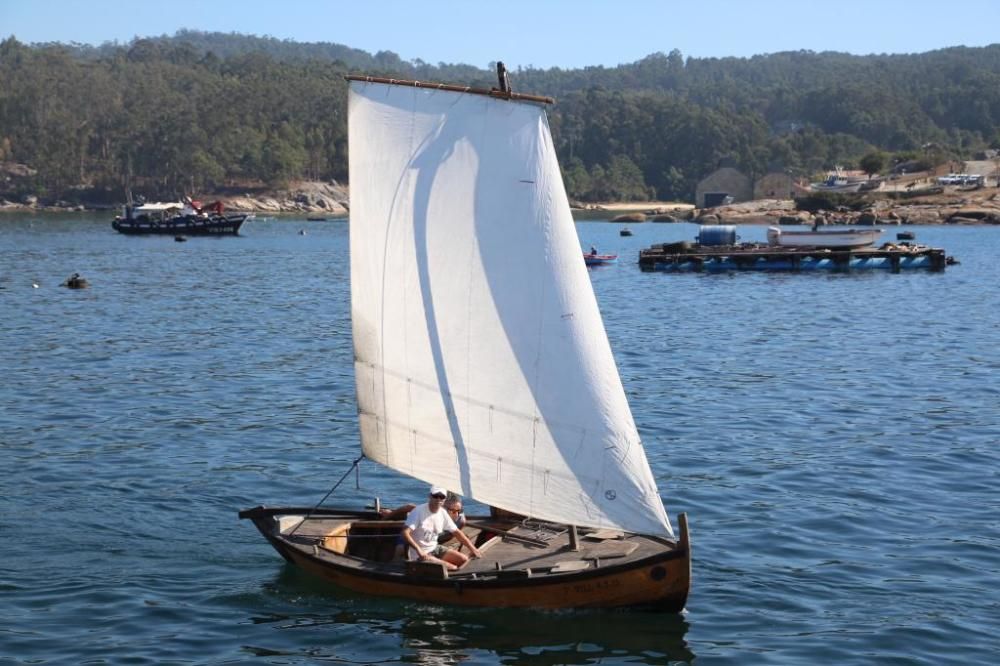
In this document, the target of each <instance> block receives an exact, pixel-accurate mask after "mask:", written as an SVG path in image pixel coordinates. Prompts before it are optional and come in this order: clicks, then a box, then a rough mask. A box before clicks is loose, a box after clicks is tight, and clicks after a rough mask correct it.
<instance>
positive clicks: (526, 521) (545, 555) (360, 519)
mask: <svg viewBox="0 0 1000 666" xmlns="http://www.w3.org/2000/svg"><path fill="white" fill-rule="evenodd" d="M403 526H404V521H402V520H385V519H380V516H379V514H378V513H376V512H370V513H364V514H363V513H353V514H352V513H348V512H345V513H344V515H329V514H324V515H311V516H304V515H290V514H286V515H283V516H280V517H276V526H275V527H276V531H277V532H278V534H279V535H280V536H281V537H283V538H284V539H286V540H287V541H288V542H289V543H292V544H296V545H300V546H306V547H310V546H311V547H312V548H313V550H314V552H315V554H316V555H319V556H320V557H324V556H325V557H324V559H326V558H328V557H330V556H333V557H334V558H336V559H338V560H339V561H340V562H341V564H347V565H350V564H353V565H354V566H357V567H359V568H365V569H369V568H377V569H379V570H382V571H384V572H398V573H400V574H406V575H408V576H420V577H428V578H455V577H472V578H482V577H489V578H507V577H534V576H539V575H547V574H559V573H568V572H571V571H582V570H587V569H600V568H604V567H608V566H610V565H613V564H620V563H626V562H630V561H634V560H637V559H641V558H644V557H648V556H650V555H654V554H658V553H662V552H664V551H665V550H671V549H674V548H677V547H678V545H677V543H675V542H674V541H671V540H668V539H662V538H659V537H651V536H644V535H634V534H627V533H624V532H621V531H619V530H607V529H590V528H580V529H578V530H577V534H576V536H575V537H574V535H573V530H572V528H570V527H568V526H566V525H559V524H555V523H549V522H545V521H539V520H535V519H531V518H526V517H523V516H518V515H516V514H509V513H506V512H502V511H494V512H493V513H492V514H491V515H488V516H470V517H469V518H468V520H467V523H466V526H465V527H464V528H463V531H464V533H465V535H466V536H467V537H469V540H470V541H472V542H473V543H474V544H475V545H476V548H477V549H478V550H479V551H480V553H481V555H482V557H481V558H479V559H473V560H470V561H469V563H468V564H466V565H465V566H464V567H462V568H461V569H459V570H457V571H447V570H446V569H445V567H444V566H443V565H441V564H437V563H428V562H409V561H407V560H406V557H405V548H404V545H403V540H402V536H401V531H402V529H403ZM443 545H444V546H445V547H451V548H459V549H462V548H463V546H462V545H461V544H460V542H459V541H458V539H455V538H451V539H450V540H448V541H446V542H444V543H443Z"/></svg>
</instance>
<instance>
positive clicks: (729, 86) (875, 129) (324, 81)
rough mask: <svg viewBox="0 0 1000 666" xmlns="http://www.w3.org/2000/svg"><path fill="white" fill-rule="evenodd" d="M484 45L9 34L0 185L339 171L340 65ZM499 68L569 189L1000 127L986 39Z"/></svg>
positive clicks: (896, 154) (293, 176)
mask: <svg viewBox="0 0 1000 666" xmlns="http://www.w3.org/2000/svg"><path fill="white" fill-rule="evenodd" d="M486 65H487V64H486V63H484V66H483V68H479V67H473V66H469V65H448V64H439V65H430V64H428V63H424V62H422V61H419V60H417V61H413V62H405V61H402V60H401V59H400V58H399V57H398V56H397V55H395V54H394V53H391V52H388V51H383V52H379V53H376V54H374V55H372V54H368V53H366V52H364V51H360V50H357V49H352V48H349V47H346V46H342V45H337V44H303V43H297V42H291V41H287V40H276V39H272V38H261V37H251V36H245V35H236V34H219V33H202V32H195V31H181V32H179V33H177V34H176V35H173V36H164V37H158V38H152V39H137V40H135V41H132V42H130V43H128V44H124V45H121V44H106V45H104V46H101V47H86V46H79V45H62V44H42V45H25V44H22V43H20V42H18V41H17V40H16V39H15V38H13V37H10V38H8V39H6V40H4V41H3V42H0V163H5V164H6V165H7V166H8V168H7V169H6V170H4V171H2V172H0V196H6V197H8V198H12V197H18V196H24V195H27V194H36V195H39V196H41V197H43V198H48V199H50V200H52V199H62V200H67V201H74V200H81V199H84V198H89V199H90V200H100V199H105V200H114V201H120V200H121V198H122V193H123V192H124V189H125V187H127V186H128V187H131V188H132V189H133V190H134V191H136V192H137V193H144V194H146V195H147V196H150V197H157V198H164V197H170V196H178V195H181V194H194V193H204V192H209V191H218V190H223V189H225V188H230V189H232V188H237V189H240V188H243V189H246V188H275V187H281V186H283V185H284V184H286V183H288V182H290V181H293V180H299V179H308V180H337V181H341V182H343V181H344V180H346V176H347V140H346V136H347V134H346V130H347V128H346V93H347V84H346V82H345V81H344V79H343V75H344V74H345V73H347V72H358V71H363V72H365V73H371V74H376V75H385V76H395V77H400V78H416V79H420V80H443V81H448V82H455V83H464V84H469V85H475V86H481V87H490V86H492V85H494V74H493V72H492V71H491V69H489V68H487V66H486ZM512 80H513V84H514V87H515V90H519V91H524V92H536V93H542V94H546V95H551V96H554V97H556V98H557V103H556V105H555V106H554V107H553V108H552V109H551V110H550V122H551V126H552V132H553V138H554V140H555V143H556V147H557V150H558V153H559V157H560V160H561V163H562V166H563V170H564V176H565V180H566V184H567V189H568V191H569V194H570V196H571V197H573V198H575V199H579V200H582V201H598V200H600V201H614V200H623V199H646V198H649V199H652V198H655V199H662V200H691V199H692V197H693V193H694V189H695V184H696V183H697V181H698V180H699V179H700V178H702V177H703V176H705V175H706V174H707V173H709V172H710V171H712V170H713V169H715V168H716V167H717V166H719V165H720V164H727V165H730V166H735V167H737V168H740V169H741V170H743V171H745V172H747V173H748V174H751V175H762V174H763V173H765V172H767V171H769V170H775V169H777V170H782V171H787V172H790V173H792V174H795V175H812V174H815V173H817V172H820V171H823V170H825V169H829V168H832V167H834V166H835V165H843V166H846V167H852V166H857V165H858V164H859V163H860V162H861V160H862V158H864V157H865V156H870V155H872V154H873V153H884V154H885V157H886V159H885V160H884V164H885V167H886V168H888V167H890V166H891V164H892V162H893V161H904V160H910V161H912V160H918V161H924V162H941V161H945V160H947V159H952V158H964V157H968V156H971V155H972V154H974V153H975V152H977V151H979V150H982V149H984V148H987V147H991V146H992V147H995V148H996V147H1000V132H998V127H1000V45H993V46H989V47H984V48H964V47H956V48H951V49H944V50H940V51H934V52H928V53H923V54H917V55H872V56H851V55H845V54H841V53H813V52H807V51H803V52H791V53H778V54H773V55H765V56H757V57H753V58H721V59H719V58H684V57H683V55H682V54H680V53H679V52H677V51H673V52H671V53H669V54H663V53H657V54H653V55H650V56H648V57H646V58H644V59H643V60H640V61H638V62H635V63H631V64H627V65H621V66H618V67H587V68H583V69H571V70H567V69H558V68H554V69H544V70H543V69H532V68H529V69H520V70H517V71H514V72H512ZM13 164H18V165H24V167H20V168H19V170H15V169H12V168H9V167H10V165H13ZM25 167H26V168H27V171H25ZM5 174H6V175H5ZM12 174H17V175H12ZM26 174H27V175H26Z"/></svg>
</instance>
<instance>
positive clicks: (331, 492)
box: [288, 453, 365, 536]
mask: <svg viewBox="0 0 1000 666" xmlns="http://www.w3.org/2000/svg"><path fill="white" fill-rule="evenodd" d="M364 459H365V454H363V453H362V454H361V455H360V456H358V457H357V459H356V460H355V461H354V462H353V463H351V466H350V467H349V468H348V469H347V471H346V472H344V476H342V477H340V481H337V483H335V484H333V488H330V490H329V491H328V492H327V493H326V495H323V499H321V500H320V501H318V502H316V506H314V507H313V508H311V509H309V513H307V514H306V515H305V518H303V519H302V520H301V521H299V524H298V525H296V526H295V527H294V528H292V531H291V532H289V533H288V536H292V535H294V534H295V532H296V531H297V530H298V529H299V528H300V527H302V525H303V524H304V523H305V522H306V521H307V520H309V518H310V517H311V516H312V515H313V512H314V511H315V510H316V509H318V508H319V507H320V506H321V505H322V504H323V502H325V501H326V498H327V497H329V496H330V495H332V494H333V491H334V490H336V489H337V487H338V486H339V485H340V484H341V483H343V482H344V479H346V478H347V475H348V474H350V473H351V470H353V469H358V474H360V473H361V470H360V468H358V463H360V462H361V461H362V460H364ZM358 481H359V482H360V477H359V478H358ZM359 485H360V483H359Z"/></svg>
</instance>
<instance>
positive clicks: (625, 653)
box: [0, 214, 1000, 665]
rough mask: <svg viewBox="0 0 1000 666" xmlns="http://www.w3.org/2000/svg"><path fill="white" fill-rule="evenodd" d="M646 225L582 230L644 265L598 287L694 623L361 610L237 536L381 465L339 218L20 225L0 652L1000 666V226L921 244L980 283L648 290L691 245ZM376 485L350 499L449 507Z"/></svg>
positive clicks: (70, 220)
mask: <svg viewBox="0 0 1000 666" xmlns="http://www.w3.org/2000/svg"><path fill="white" fill-rule="evenodd" d="M632 228H633V230H634V232H635V236H633V237H631V238H620V237H619V236H618V233H617V230H618V225H612V224H601V223H582V224H580V225H579V233H580V237H581V244H582V246H583V247H589V246H590V245H591V244H593V245H596V246H597V247H598V248H599V250H600V251H602V252H611V251H618V252H621V253H622V255H623V256H622V261H621V263H619V264H618V265H613V266H609V267H604V268H598V269H594V270H592V272H591V276H592V279H593V283H594V286H595V289H596V291H597V295H598V300H599V301H600V304H601V309H602V311H603V313H604V316H605V322H606V325H607V328H608V333H609V336H610V338H611V342H612V346H613V348H614V350H615V355H616V357H617V359H618V361H619V365H620V368H621V373H622V377H623V380H624V383H625V387H626V390H627V391H628V393H629V397H630V400H631V404H632V408H633V411H634V414H635V418H636V421H637V423H638V426H639V430H640V432H641V433H642V435H643V438H644V441H645V444H646V447H647V451H648V455H649V459H650V461H651V464H652V466H653V470H654V472H655V474H656V476H657V479H658V481H659V484H660V489H661V493H662V494H663V496H664V498H665V500H666V503H667V508H668V510H669V511H670V512H671V514H672V515H674V516H676V514H677V512H679V511H686V512H688V514H689V516H690V519H691V524H692V538H693V543H694V556H695V562H694V576H695V578H694V584H693V591H692V596H691V598H690V602H689V605H688V612H687V613H686V614H684V615H682V616H663V615H657V614H650V613H634V612H575V613H541V612H532V611H487V610H462V609H454V608H444V607H436V606H428V605H425V604H419V603H411V602H405V601H386V600H375V599H367V598H362V597H357V596H347V595H345V594H343V593H341V592H339V591H338V590H336V589H335V588H332V587H330V586H327V585H324V584H321V583H318V582H317V581H315V580H313V579H311V578H310V577H309V576H307V575H305V574H303V573H301V572H299V571H297V570H294V569H291V568H289V567H287V566H286V565H285V564H284V563H283V561H282V560H281V559H280V558H279V557H278V555H277V554H276V553H274V551H273V550H272V549H271V548H270V546H268V545H266V544H265V543H264V541H263V539H262V538H261V537H260V536H259V535H258V534H257V532H256V530H255V529H254V528H253V527H252V526H251V525H250V524H248V523H245V522H240V521H239V520H237V517H236V513H237V511H238V510H239V509H241V508H246V507H249V506H253V505H256V504H258V503H266V504H306V505H312V504H314V503H315V502H316V501H318V500H319V499H320V498H321V497H322V496H323V494H324V493H325V492H326V491H327V490H328V489H329V488H330V487H331V486H332V485H333V483H334V482H335V481H336V480H337V479H338V478H340V476H341V475H342V474H343V473H344V471H346V470H347V468H348V466H349V464H350V461H351V460H353V459H354V458H355V457H356V456H357V455H358V449H357V437H356V425H355V407H354V400H353V381H352V369H351V359H352V351H351V344H350V325H349V321H348V266H347V247H348V242H347V225H346V224H344V223H343V222H313V223H310V222H305V221H302V220H282V221H273V220H272V221H266V220H265V221H261V220H258V221H256V222H254V223H251V224H250V225H249V226H248V227H247V229H246V231H245V235H244V236H242V237H239V238H222V239H219V238H206V239H198V238H192V239H191V240H189V241H188V242H187V243H175V242H174V241H173V239H172V238H170V237H166V238H127V237H125V236H121V235H118V234H116V233H114V232H113V231H112V230H111V229H110V226H109V225H108V222H107V220H105V219H103V218H98V217H95V216H88V215H79V216H76V215H60V216H50V217H44V216H37V215H36V216H30V215H23V214H6V215H4V216H0V378H2V381H0V454H2V463H3V464H2V471H0V500H2V507H3V511H0V663H116V664H117V663H127V664H161V663H251V664H252V663H260V664H305V663H326V662H333V663H363V664H382V663H420V664H452V663H458V662H463V661H465V662H468V663H485V664H499V663H503V664H531V665H538V664H596V663H606V664H610V663H665V662H671V661H672V662H680V663H685V662H697V663H698V664H803V663H838V664H864V665H868V664H874V663H878V664H940V663H953V664H971V663H995V662H996V659H997V655H998V653H1000V638H998V636H997V629H998V618H1000V585H998V584H997V581H998V579H1000V494H998V488H1000V476H998V470H1000V454H998V447H997V444H998V440H1000V381H998V371H1000V289H998V285H1000V263H998V261H997V257H998V256H1000V228H997V227H974V228H973V227H962V228H945V227H930V228H925V227H920V228H917V229H916V231H917V238H918V240H919V241H922V242H926V243H929V244H932V245H938V246H942V247H945V248H946V249H947V250H948V252H949V254H952V255H955V256H956V257H958V259H960V260H961V262H962V264H961V265H960V266H955V267H950V268H949V269H948V270H947V272H945V273H943V274H933V273H927V272H913V273H903V274H900V275H891V274H888V273H885V272H876V273H872V274H855V275H826V274H811V275H783V274H759V273H741V274H729V275H696V274H688V275H665V274H657V273H642V272H640V271H639V269H638V267H637V266H636V264H635V261H636V259H637V256H638V250H639V248H642V247H646V246H648V245H650V244H652V243H654V242H669V241H674V240H691V239H693V237H694V235H695V233H696V229H695V227H693V226H691V225H686V224H684V225H658V224H642V225H633V226H632ZM299 229H305V230H306V231H307V234H306V235H299V233H298V231H299ZM892 231H893V232H894V231H895V229H893V230H892ZM764 232H765V230H764V228H763V227H750V228H743V229H741V230H740V234H741V236H743V238H744V240H756V239H760V240H763V238H764ZM73 272H80V273H81V274H83V275H84V276H85V277H86V278H88V279H89V280H90V281H91V283H92V287H91V288H90V289H87V290H82V291H71V290H68V289H64V288H60V287H59V286H58V285H59V283H60V282H62V281H63V280H65V279H66V277H68V276H69V275H70V274H71V273H73ZM32 283H36V284H37V285H38V288H33V287H32ZM360 484H361V487H360V489H357V488H356V487H355V482H354V478H353V477H352V478H351V479H350V480H349V481H348V482H345V484H344V485H343V486H342V487H341V490H338V493H337V498H338V500H339V501H340V502H342V503H357V504H358V505H361V504H363V503H366V502H370V501H371V499H372V498H373V497H375V496H380V497H381V498H382V501H383V502H384V503H387V504H393V503H402V502H404V501H408V500H411V499H413V498H414V497H419V496H421V495H422V493H423V492H424V486H423V484H421V483H419V482H416V481H412V480H409V479H399V478H398V477H395V476H393V475H392V474H390V473H389V472H387V471H384V470H380V469H378V468H376V467H375V466H374V465H373V464H371V463H365V464H364V465H363V466H362V474H361V477H360Z"/></svg>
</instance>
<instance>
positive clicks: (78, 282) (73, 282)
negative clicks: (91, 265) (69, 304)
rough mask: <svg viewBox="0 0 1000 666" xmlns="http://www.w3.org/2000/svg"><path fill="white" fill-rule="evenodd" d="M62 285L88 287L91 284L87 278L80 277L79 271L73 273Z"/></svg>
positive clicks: (73, 287) (75, 287)
mask: <svg viewBox="0 0 1000 666" xmlns="http://www.w3.org/2000/svg"><path fill="white" fill-rule="evenodd" d="M62 286H64V287H69V288H70V289H86V288H87V287H89V286H90V284H89V283H88V282H87V280H86V278H82V277H80V274H79V273H73V274H72V275H70V276H69V277H68V278H66V281H65V282H63V283H62Z"/></svg>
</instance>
